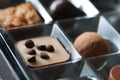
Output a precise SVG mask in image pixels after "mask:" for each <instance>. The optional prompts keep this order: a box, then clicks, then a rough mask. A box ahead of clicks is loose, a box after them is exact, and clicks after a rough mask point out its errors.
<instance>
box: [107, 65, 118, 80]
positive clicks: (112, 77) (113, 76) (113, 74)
mask: <svg viewBox="0 0 120 80" xmlns="http://www.w3.org/2000/svg"><path fill="white" fill-rule="evenodd" d="M108 80H120V65H117V66H114V67H112V69H111V70H110V73H109V77H108Z"/></svg>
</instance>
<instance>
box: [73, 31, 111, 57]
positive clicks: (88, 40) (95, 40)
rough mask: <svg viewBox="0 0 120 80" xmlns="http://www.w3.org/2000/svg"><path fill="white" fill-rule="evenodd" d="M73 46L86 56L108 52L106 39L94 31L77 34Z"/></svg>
mask: <svg viewBox="0 0 120 80" xmlns="http://www.w3.org/2000/svg"><path fill="white" fill-rule="evenodd" d="M74 46H75V48H76V49H77V51H78V52H79V53H80V54H82V55H83V56H84V57H86V58H88V57H94V56H99V55H103V54H107V53H109V44H108V42H107V40H105V39H104V38H102V37H101V36H100V35H98V34H97V33H95V32H84V33H83V34H81V35H79V36H78V37H77V38H76V39H75V41H74Z"/></svg>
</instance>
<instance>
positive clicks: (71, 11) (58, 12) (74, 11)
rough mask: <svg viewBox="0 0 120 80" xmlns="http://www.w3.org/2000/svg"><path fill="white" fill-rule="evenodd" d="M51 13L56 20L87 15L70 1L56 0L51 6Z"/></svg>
mask: <svg viewBox="0 0 120 80" xmlns="http://www.w3.org/2000/svg"><path fill="white" fill-rule="evenodd" d="M49 13H50V15H51V16H52V18H53V19H55V20H59V19H66V18H73V17H78V16H84V15H85V13H84V12H83V11H82V10H80V9H78V8H76V7H75V6H74V5H73V4H72V3H71V2H70V1H69V0H54V1H53V2H52V3H51V4H50V6H49Z"/></svg>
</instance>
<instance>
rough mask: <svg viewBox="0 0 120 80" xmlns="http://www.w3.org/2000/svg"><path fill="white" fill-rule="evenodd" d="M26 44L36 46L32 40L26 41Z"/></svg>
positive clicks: (28, 46)
mask: <svg viewBox="0 0 120 80" xmlns="http://www.w3.org/2000/svg"><path fill="white" fill-rule="evenodd" d="M25 46H26V47H27V48H32V47H34V42H33V41H32V40H27V41H26V42H25Z"/></svg>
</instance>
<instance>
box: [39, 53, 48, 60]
mask: <svg viewBox="0 0 120 80" xmlns="http://www.w3.org/2000/svg"><path fill="white" fill-rule="evenodd" d="M40 57H41V58H42V59H49V58H50V57H49V55H48V54H46V53H41V54H40Z"/></svg>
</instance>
